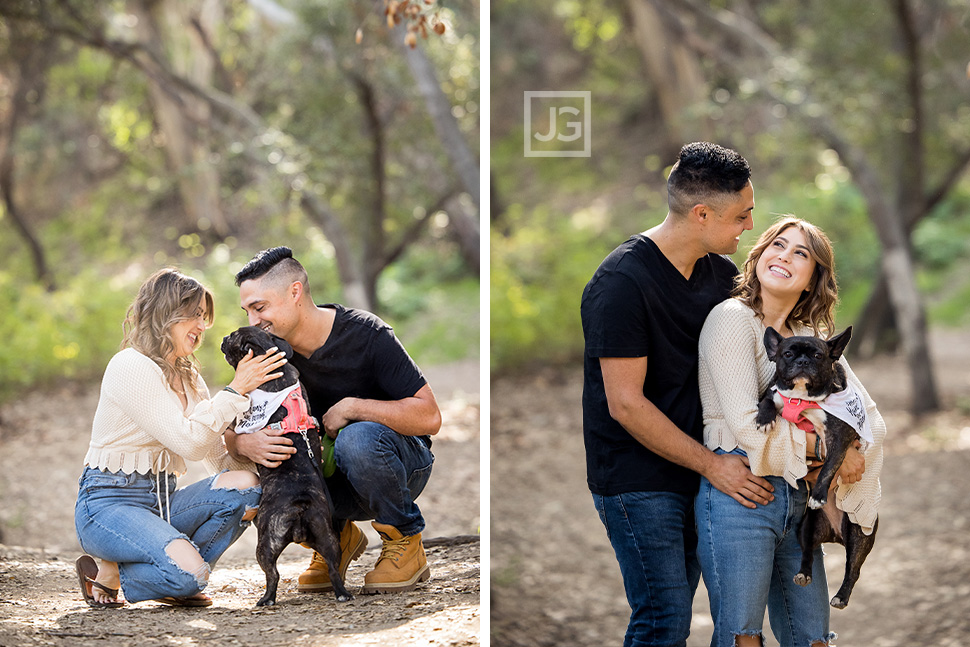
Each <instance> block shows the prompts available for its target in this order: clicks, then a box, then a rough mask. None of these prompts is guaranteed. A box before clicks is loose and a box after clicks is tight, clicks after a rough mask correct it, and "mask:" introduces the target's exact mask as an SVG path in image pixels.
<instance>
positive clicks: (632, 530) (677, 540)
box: [593, 492, 701, 647]
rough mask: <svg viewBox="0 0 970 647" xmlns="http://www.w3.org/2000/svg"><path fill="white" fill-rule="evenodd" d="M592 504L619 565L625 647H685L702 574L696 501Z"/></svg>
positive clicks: (651, 495)
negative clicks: (626, 619) (626, 617)
mask: <svg viewBox="0 0 970 647" xmlns="http://www.w3.org/2000/svg"><path fill="white" fill-rule="evenodd" d="M593 503H594V504H595V505H596V511H597V512H598V513H599V516H600V520H601V521H602V522H603V525H605V526H606V534H607V535H608V536H609V538H610V543H611V544H613V551H614V552H615V553H616V559H617V561H618V562H619V563H620V572H621V573H622V574H623V587H624V588H625V589H626V599H627V601H628V602H629V603H630V608H631V610H632V612H631V614H630V624H629V625H628V627H627V630H626V638H625V639H624V641H623V645H624V647H639V646H642V645H652V646H657V647H659V646H661V645H662V646H664V647H667V646H670V647H675V646H676V647H684V646H685V645H686V644H687V636H688V635H689V634H690V617H691V604H692V603H693V600H694V592H695V591H696V590H697V583H698V581H699V580H700V574H701V572H700V566H699V565H698V563H697V556H696V546H697V535H696V533H695V531H694V510H693V508H694V495H693V494H686V493H682V492H627V493H624V494H618V495H614V496H605V497H604V496H600V495H598V494H594V495H593Z"/></svg>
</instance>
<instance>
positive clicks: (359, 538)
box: [297, 521, 367, 593]
mask: <svg viewBox="0 0 970 647" xmlns="http://www.w3.org/2000/svg"><path fill="white" fill-rule="evenodd" d="M365 548H367V537H365V536H364V532H363V531H362V530H361V529H360V528H358V527H357V526H356V525H354V522H353V521H348V522H347V523H346V525H344V529H343V530H341V531H340V579H342V580H343V581H344V586H346V585H347V568H349V567H350V562H352V561H354V560H355V559H357V558H358V557H360V556H361V555H363V554H364V549H365ZM297 590H298V591H300V592H301V593H326V592H327V591H333V584H332V583H331V582H330V569H329V568H328V567H327V562H326V560H324V559H323V556H322V555H321V554H320V553H318V552H317V551H313V559H312V560H311V561H310V565H309V566H308V567H307V569H306V570H305V571H303V573H302V574H301V575H300V580H299V585H298V586H297Z"/></svg>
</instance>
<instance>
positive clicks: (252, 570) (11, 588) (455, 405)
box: [0, 362, 481, 647]
mask: <svg viewBox="0 0 970 647" xmlns="http://www.w3.org/2000/svg"><path fill="white" fill-rule="evenodd" d="M425 372H426V374H427V376H428V380H429V382H430V383H431V385H432V387H433V388H434V390H435V394H436V395H437V397H438V401H439V404H440V405H441V409H442V418H443V424H442V429H441V431H440V432H439V434H438V435H437V436H436V437H435V440H434V447H433V451H434V453H435V466H434V471H433V474H432V477H431V480H430V482H429V483H428V486H427V488H426V489H425V491H424V492H423V493H422V495H421V497H420V498H419V499H418V502H419V504H420V505H421V509H422V512H423V513H424V515H425V518H426V521H427V529H426V530H425V532H424V539H425V546H426V551H427V554H428V562H429V564H430V565H431V571H432V579H431V580H430V581H429V582H427V583H425V584H423V585H421V586H419V588H418V589H416V590H415V591H412V592H409V593H403V594H398V595H379V596H360V595H358V596H357V597H356V598H355V599H354V600H353V601H351V602H348V603H343V604H340V603H337V601H336V600H335V598H334V597H333V595H332V594H329V595H315V594H314V595H307V594H300V593H298V592H297V590H296V579H297V577H298V576H299V574H300V573H301V572H302V571H303V569H304V568H305V567H306V565H307V563H309V557H310V551H308V550H307V549H304V548H302V547H299V546H290V547H289V548H287V549H286V550H285V551H284V553H283V555H282V556H281V558H280V560H279V570H280V573H281V575H282V579H281V582H280V589H279V594H278V597H277V606H275V607H269V608H257V607H256V606H255V603H256V601H257V600H258V599H259V598H260V597H261V596H262V593H263V589H264V586H265V576H264V575H263V572H262V570H260V568H259V566H258V565H257V564H256V562H255V558H254V556H253V555H254V549H255V545H256V531H255V529H252V528H250V529H249V530H247V531H246V532H245V533H244V534H243V536H242V538H241V539H240V540H239V541H238V542H237V543H236V544H234V545H233V546H232V547H231V548H230V549H229V551H227V553H226V554H225V555H224V556H223V558H222V559H221V560H220V562H219V564H218V565H217V566H216V568H215V570H214V572H213V574H212V578H211V580H210V584H209V588H208V589H207V592H208V593H209V594H210V595H211V596H212V597H213V600H214V602H215V604H214V605H213V606H212V607H210V608H208V609H171V608H169V607H165V606H162V605H160V604H158V603H154V602H141V603H138V604H134V605H129V606H127V607H125V608H123V609H117V610H95V609H89V608H88V607H87V606H86V605H85V604H84V602H83V600H82V598H81V596H80V591H79V588H78V583H77V577H76V575H75V573H74V559H75V558H76V557H77V555H78V554H80V553H79V551H80V546H79V545H78V543H77V539H76V537H75V532H74V500H75V498H76V496H77V479H78V477H79V476H80V471H81V462H82V459H83V458H84V454H85V452H86V450H87V444H88V440H89V439H90V431H91V420H92V418H93V416H94V411H95V409H96V407H97V400H98V385H97V384H86V385H76V384H75V385H68V386H64V387H61V388H58V389H54V390H51V391H49V392H43V393H33V394H31V395H29V396H27V397H25V398H23V399H22V400H20V401H18V402H13V403H8V404H7V405H5V406H3V407H0V647H8V646H14V645H16V646H18V647H19V646H22V645H28V646H30V645H55V646H71V647H74V646H76V645H77V646H82V647H83V646H86V645H93V644H94V643H95V642H98V643H100V642H102V641H111V642H112V643H113V644H115V645H122V646H123V645H136V644H137V645H140V646H145V647H154V646H163V645H164V646H172V645H178V646H189V645H197V644H201V643H202V642H204V643H205V644H206V645H211V646H213V647H229V646H233V647H236V646H248V645H260V646H276V645H280V646H282V645H287V646H306V647H325V646H331V645H340V646H350V645H384V644H396V645H411V646H419V645H420V646H425V645H436V646H449V645H451V646H461V647H464V646H467V645H478V644H480V642H481V641H480V635H481V634H480V619H481V618H480V607H479V601H480V600H479V598H480V591H481V588H480V560H481V556H480V544H479V532H480V524H481V521H480V519H479V510H480V508H479V501H480V478H479V456H480V449H479V445H480V443H479V438H480V433H479V428H480V421H479V410H480V400H479V393H480V389H479V368H478V363H477V362H464V363H458V364H454V365H449V366H445V367H438V368H436V367H429V368H426V370H425ZM202 476H204V472H202V471H201V469H199V468H197V467H196V468H193V469H192V470H191V471H190V472H189V474H188V475H186V477H184V478H183V479H182V481H181V482H182V483H185V484H187V483H191V482H193V481H195V480H198V478H201V477H202ZM361 527H362V529H363V530H364V531H365V533H366V534H367V536H368V539H369V547H368V550H367V551H366V552H365V553H364V555H363V557H361V558H360V559H359V560H358V561H356V562H354V563H353V564H351V566H350V569H349V571H348V574H347V582H348V588H349V589H350V590H351V592H355V591H356V590H357V589H358V588H359V587H360V585H362V584H363V579H364V574H365V573H366V572H367V571H368V570H370V568H372V567H373V564H374V562H375V561H376V560H377V557H378V556H379V555H380V541H379V538H378V536H377V534H376V533H375V532H374V531H373V529H372V528H370V526H369V524H366V523H365V524H361Z"/></svg>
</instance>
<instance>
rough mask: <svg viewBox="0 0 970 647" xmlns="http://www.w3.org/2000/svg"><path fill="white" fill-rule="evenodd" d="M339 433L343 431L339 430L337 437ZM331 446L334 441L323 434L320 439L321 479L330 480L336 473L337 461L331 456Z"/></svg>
mask: <svg viewBox="0 0 970 647" xmlns="http://www.w3.org/2000/svg"><path fill="white" fill-rule="evenodd" d="M341 431H343V429H339V430H338V431H337V434H338V435H339V434H340V432H341ZM333 444H334V439H333V438H331V437H330V436H328V435H327V434H326V433H324V434H323V438H321V439H320V449H321V452H322V453H323V462H322V465H323V478H330V477H331V476H333V475H334V472H336V471H337V459H336V458H334V455H333Z"/></svg>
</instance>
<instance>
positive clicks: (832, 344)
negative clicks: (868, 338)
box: [825, 326, 852, 362]
mask: <svg viewBox="0 0 970 647" xmlns="http://www.w3.org/2000/svg"><path fill="white" fill-rule="evenodd" d="M851 336H852V326H849V327H848V328H846V329H845V330H843V331H842V332H841V333H839V334H838V335H836V336H835V337H832V338H831V339H829V340H828V341H826V342H825V344H826V345H827V346H828V347H829V356H830V357H831V358H832V361H833V362H834V361H836V360H838V359H839V358H840V357H842V353H843V352H844V351H845V347H846V346H847V345H848V344H849V337H851Z"/></svg>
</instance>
